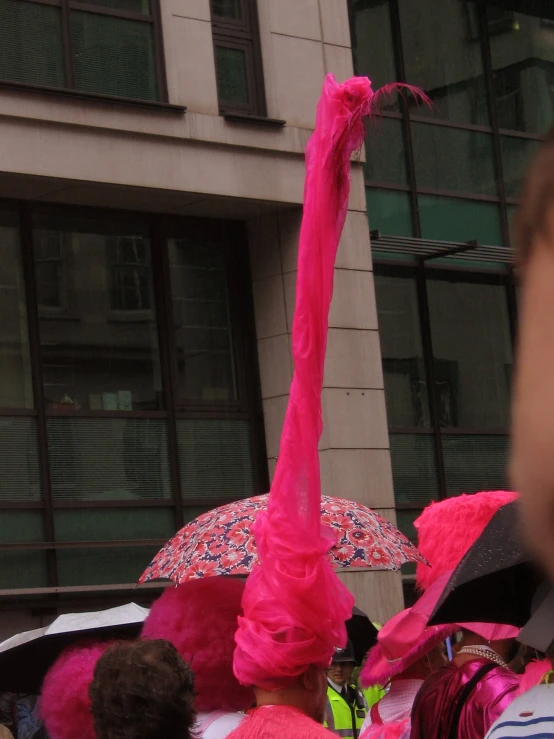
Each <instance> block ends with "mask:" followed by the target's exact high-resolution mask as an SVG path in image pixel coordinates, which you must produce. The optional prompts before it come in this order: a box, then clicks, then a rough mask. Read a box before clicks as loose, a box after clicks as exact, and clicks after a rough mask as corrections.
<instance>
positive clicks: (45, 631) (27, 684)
mask: <svg viewBox="0 0 554 739" xmlns="http://www.w3.org/2000/svg"><path fill="white" fill-rule="evenodd" d="M147 615H148V609H146V608H142V607H141V606H137V605H136V604H135V603H127V604H126V605H124V606H118V607H116V608H109V609H107V610H105V611H93V612H90V613H66V614H63V615H61V616H58V618H57V619H56V620H55V621H54V622H53V623H52V624H51V625H50V626H46V627H43V628H41V629H33V630H32V631H25V632H23V633H21V634H16V635H15V636H12V637H11V638H10V639H6V641H4V642H2V644H0V691H7V692H12V693H30V694H31V695H38V694H39V693H40V690H41V687H42V681H43V680H44V677H45V675H46V673H47V672H48V669H49V668H50V667H51V666H52V665H53V663H54V662H55V661H56V659H57V658H58V657H59V655H60V653H61V652H62V651H63V650H64V649H65V648H66V647H68V646H70V645H72V644H75V643H76V642H78V641H80V640H82V639H94V640H95V641H96V640H97V641H104V640H108V639H133V638H136V637H138V635H139V634H140V631H141V629H142V624H143V622H144V619H145V618H146V616H147Z"/></svg>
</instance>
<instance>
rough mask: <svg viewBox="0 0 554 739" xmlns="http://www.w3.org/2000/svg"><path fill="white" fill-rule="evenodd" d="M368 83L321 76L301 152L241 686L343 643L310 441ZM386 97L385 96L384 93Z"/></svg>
mask: <svg viewBox="0 0 554 739" xmlns="http://www.w3.org/2000/svg"><path fill="white" fill-rule="evenodd" d="M381 92H382V91H379V93H378V94H377V95H375V94H374V93H373V90H372V89H371V83H370V81H369V80H368V79H367V78H366V77H354V78H352V79H350V80H347V81H346V82H344V83H343V84H340V85H339V84H338V83H337V82H336V80H335V78H334V77H333V75H328V76H327V77H326V79H325V82H324V85H323V93H322V96H321V99H320V102H319V105H318V109H317V116H316V129H315V132H314V134H313V135H312V137H311V138H310V141H309V142H308V146H307V149H306V181H305V188H304V213H303V220H302V228H301V231H300V243H299V250H298V275H297V288H296V310H295V314H294V322H293V335H292V349H293V358H294V367H295V372H294V377H293V380H292V385H291V390H290V398H289V404H288V408H287V413H286V417H285V422H284V426H283V432H282V436H281V446H280V452H279V457H278V462H277V468H276V471H275V477H274V480H273V485H272V487H271V492H270V497H269V503H268V509H267V512H262V513H260V514H259V516H258V519H257V521H256V523H255V525H254V526H253V527H252V529H253V531H254V535H255V538H256V545H257V550H258V555H259V560H260V564H259V565H258V566H256V567H255V568H254V570H253V571H252V573H251V574H250V576H249V578H248V581H247V585H246V590H245V593H244V597H243V611H244V617H243V618H240V619H239V628H238V631H237V634H236V636H235V641H236V644H237V646H236V650H235V656H234V671H235V675H236V676H237V678H238V679H239V681H240V682H241V683H243V684H245V685H256V686H259V687H262V688H265V689H268V690H273V689H278V688H280V687H282V686H283V684H285V683H286V682H287V681H288V680H290V679H291V678H294V677H296V676H298V675H300V674H301V673H302V672H304V671H305V669H306V668H307V667H308V666H309V665H311V664H314V665H317V666H320V667H327V666H328V665H329V663H330V660H331V657H332V655H333V652H334V649H335V648H336V647H343V646H344V645H345V643H346V629H345V625H344V622H345V620H346V619H348V618H349V617H350V616H351V613H352V606H353V603H354V599H353V598H352V596H351V595H350V593H349V592H348V590H347V589H346V588H345V586H344V585H342V583H341V582H340V580H339V579H338V577H337V575H336V574H335V572H334V571H333V569H332V567H331V565H330V563H329V562H328V560H327V553H328V551H329V549H330V548H331V546H332V545H333V543H334V541H335V537H334V535H333V534H332V533H331V531H330V529H327V528H324V527H322V525H321V514H320V501H321V480H320V469H319V456H318V442H319V439H320V436H321V432H322V428H323V424H322V416H321V389H322V384H323V367H324V360H325V349H326V344H327V326H328V315H329V306H330V303H331V296H332V292H333V268H334V262H335V256H336V252H337V247H338V243H339V238H340V235H341V232H342V228H343V225H344V220H345V217H346V211H347V207H348V195H349V191H350V157H351V155H352V154H353V152H354V151H356V150H357V149H359V148H360V147H361V145H362V143H363V139H364V133H365V131H364V120H363V119H364V117H366V116H369V115H370V114H371V112H372V111H373V108H374V106H375V105H376V103H377V100H378V98H379V97H380V96H381ZM388 92H390V88H387V89H386V90H383V93H384V94H387V93H388Z"/></svg>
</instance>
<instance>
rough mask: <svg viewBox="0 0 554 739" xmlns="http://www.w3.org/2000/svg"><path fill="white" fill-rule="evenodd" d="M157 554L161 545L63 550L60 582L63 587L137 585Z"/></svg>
mask: <svg viewBox="0 0 554 739" xmlns="http://www.w3.org/2000/svg"><path fill="white" fill-rule="evenodd" d="M158 551H159V547H158V546H153V547H144V546H138V547H132V546H124V547H107V548H104V547H95V548H94V549H60V550H59V551H58V552H57V559H58V576H59V582H60V585H62V586H71V585H115V584H120V583H136V581H137V580H138V579H139V577H140V576H141V574H142V572H143V571H144V570H145V569H146V567H148V565H149V564H150V562H151V561H152V559H153V558H154V556H155V555H156V554H157V552H158Z"/></svg>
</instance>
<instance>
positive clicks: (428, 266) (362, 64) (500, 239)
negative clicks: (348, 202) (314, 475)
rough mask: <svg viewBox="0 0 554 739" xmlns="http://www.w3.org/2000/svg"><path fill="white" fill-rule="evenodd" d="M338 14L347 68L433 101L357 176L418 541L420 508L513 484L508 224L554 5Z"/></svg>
mask: <svg viewBox="0 0 554 739" xmlns="http://www.w3.org/2000/svg"><path fill="white" fill-rule="evenodd" d="M349 6H350V17H351V28H352V45H353V56H354V60H355V67H356V70H357V72H358V73H359V74H369V75H370V76H372V75H373V79H374V80H375V82H376V83H377V85H381V84H384V83H385V82H387V81H388V80H390V79H400V80H402V81H406V82H409V83H411V84H415V85H418V86H420V87H422V88H423V89H424V90H425V91H426V92H427V93H428V95H429V97H430V99H431V101H432V104H431V106H429V107H427V106H425V105H419V106H417V105H415V104H414V100H413V98H411V96H410V95H409V94H407V95H406V96H405V97H404V99H403V100H400V101H398V105H395V103H396V102H397V101H395V100H391V106H390V108H388V109H387V110H385V111H384V113H383V120H382V121H381V124H382V125H381V126H379V127H376V129H375V130H374V131H370V132H369V136H368V140H367V157H368V164H367V167H366V171H365V181H366V195H367V208H368V215H369V224H370V229H371V234H372V251H373V260H374V275H375V277H374V279H375V290H376V295H377V311H378V321H379V333H380V345H381V350H382V357H383V360H382V361H383V372H384V384H385V393H386V399H387V414H388V426H389V439H390V450H391V459H392V470H393V479H394V492H395V502H396V509H397V516H398V522H399V525H400V527H401V528H402V529H403V530H404V531H405V532H406V533H407V534H408V535H410V536H411V537H414V538H415V533H416V532H415V530H414V528H413V521H414V519H415V518H416V517H417V515H418V514H419V512H420V511H421V509H422V507H424V506H425V505H427V504H428V503H429V502H430V501H432V500H438V499H443V498H446V497H449V496H453V495H458V494H460V493H472V492H477V491H479V490H486V489H502V488H505V487H506V486H507V485H509V483H508V481H507V477H506V462H507V452H508V441H509V437H508V433H509V400H510V392H511V378H512V369H513V346H514V340H515V334H516V331H515V327H516V324H517V309H518V288H517V279H516V277H515V276H514V264H513V262H514V258H513V252H512V250H511V246H512V223H513V217H514V213H515V210H516V206H517V202H518V194H519V188H520V183H521V178H522V174H523V172H524V170H525V167H526V165H527V163H528V161H529V160H530V158H531V157H532V155H533V153H534V152H535V150H536V148H537V146H538V143H539V141H540V139H541V138H542V136H543V135H544V133H545V132H546V131H547V130H548V128H549V127H550V125H551V124H552V119H553V115H552V114H553V105H554V98H553V94H552V91H553V88H552V81H553V79H554V77H553V75H554V8H553V7H552V4H551V3H548V2H540V1H536V0H529V1H528V2H517V1H513V0H498V1H496V0H494V1H493V2H488V1H486V0H480V1H478V2H472V1H466V0H417V1H416V2H414V1H413V0H384V1H383V2H380V1H372V0H367V1H366V0H352V1H351V2H350V3H349ZM411 574H412V573H410V572H407V573H406V576H405V584H406V585H407V586H409V584H410V582H411V577H410V575H411ZM407 589H408V590H409V587H408V588H407Z"/></svg>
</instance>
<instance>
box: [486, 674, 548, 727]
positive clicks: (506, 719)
mask: <svg viewBox="0 0 554 739" xmlns="http://www.w3.org/2000/svg"><path fill="white" fill-rule="evenodd" d="M550 735H552V736H554V686H550V685H537V686H536V687H535V688H531V690H528V691H527V692H526V693H523V694H522V695H520V696H518V697H517V698H515V700H513V701H512V703H510V705H509V706H508V708H506V710H505V711H504V713H503V714H502V715H501V716H500V718H499V719H498V720H497V721H496V722H495V723H494V724H493V725H492V727H491V729H490V731H489V733H488V734H487V738H486V739H505V738H506V737H514V739H515V738H516V737H527V739H533V737H544V736H550Z"/></svg>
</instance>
